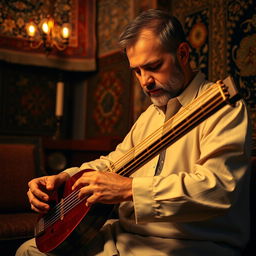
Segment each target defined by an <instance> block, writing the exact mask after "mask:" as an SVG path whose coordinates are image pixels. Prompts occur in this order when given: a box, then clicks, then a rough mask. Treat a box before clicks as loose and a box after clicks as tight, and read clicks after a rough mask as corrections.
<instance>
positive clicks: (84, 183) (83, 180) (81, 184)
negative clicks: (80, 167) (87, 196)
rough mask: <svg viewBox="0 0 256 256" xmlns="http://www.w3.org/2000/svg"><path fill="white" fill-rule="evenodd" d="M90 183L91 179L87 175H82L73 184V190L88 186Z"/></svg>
mask: <svg viewBox="0 0 256 256" xmlns="http://www.w3.org/2000/svg"><path fill="white" fill-rule="evenodd" d="M89 184H90V181H89V179H88V178H87V177H85V176H82V177H80V178H79V179H78V180H77V181H76V182H75V183H74V185H73V186H72V190H75V189H79V188H82V187H84V186H88V185H89Z"/></svg>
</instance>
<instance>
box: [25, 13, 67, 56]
mask: <svg viewBox="0 0 256 256" xmlns="http://www.w3.org/2000/svg"><path fill="white" fill-rule="evenodd" d="M26 30H27V35H28V36H29V41H30V46H31V48H33V49H37V48H39V47H41V46H43V47H44V48H45V50H46V51H47V54H48V53H49V52H50V51H51V50H52V49H53V48H54V47H55V48H57V50H59V51H64V50H65V49H66V48H67V47H68V43H69V37H70V32H71V29H70V24H69V23H64V24H55V22H54V19H53V18H51V17H50V16H48V17H47V18H44V19H43V20H42V21H41V22H39V24H38V25H36V24H35V23H34V22H32V21H31V22H29V23H28V24H27V25H26Z"/></svg>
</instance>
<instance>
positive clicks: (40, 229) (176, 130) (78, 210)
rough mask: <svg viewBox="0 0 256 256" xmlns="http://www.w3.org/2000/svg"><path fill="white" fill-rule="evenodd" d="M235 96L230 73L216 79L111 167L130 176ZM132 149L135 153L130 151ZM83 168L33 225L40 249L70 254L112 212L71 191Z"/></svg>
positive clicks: (92, 233) (106, 207)
mask: <svg viewBox="0 0 256 256" xmlns="http://www.w3.org/2000/svg"><path fill="white" fill-rule="evenodd" d="M238 99H239V94H238V92H237V88H236V87H235V84H234V81H233V79H232V78H231V77H228V78H226V79H225V80H224V81H223V82H222V81H218V82H217V83H215V84H213V85H211V86H210V87H209V88H208V89H207V90H206V91H205V92H204V93H202V94H201V95H200V96H199V97H198V98H196V99H195V100H194V101H192V102H191V103H190V104H189V105H187V106H185V107H184V108H183V109H182V110H180V111H179V112H178V113H177V114H176V115H175V116H173V117H172V118H170V119H169V120H168V121H166V122H165V123H164V125H163V126H162V127H160V128H159V129H157V130H156V131H155V132H154V133H153V134H151V135H150V136H148V137H147V138H146V139H145V140H143V141H142V142H140V143H139V144H138V145H136V146H135V147H134V148H132V149H131V150H129V151H128V152H127V153H126V154H125V155H124V156H123V157H121V158H120V159H119V160H118V161H117V162H115V163H113V164H112V165H111V169H112V170H111V171H114V172H116V173H118V174H120V175H123V176H127V177H128V176H130V175H131V174H132V173H134V172H135V171H136V170H137V169H139V168H140V167H141V166H142V165H144V164H145V163H147V162H148V161H149V160H151V159H152V158H153V157H155V156H156V155H157V154H159V152H160V151H161V150H163V149H165V148H166V147H168V146H170V145H171V144H173V143H174V142H175V141H177V140H178V139H179V138H180V137H182V136H183V135H185V134H186V133H187V132H189V131H190V130H191V129H193V128H194V127H195V126H196V125H198V124H199V123H201V122H202V121H203V120H205V119H206V118H207V117H209V116H210V115H212V114H213V113H215V112H216V111H217V110H218V109H220V108H222V107H223V106H225V105H226V104H233V103H235V102H236V101H237V100H238ZM134 152H137V153H136V154H135V155H134ZM87 171H91V170H83V171H80V172H78V173H77V174H75V175H74V176H72V177H71V178H70V179H69V180H68V181H67V182H66V184H65V186H64V188H63V189H62V190H61V191H58V193H56V194H55V197H56V198H55V201H56V205H55V206H53V207H52V208H51V210H50V211H49V212H48V213H47V214H45V215H43V216H41V217H40V218H39V220H38V222H37V224H36V227H35V240H36V244H37V247H38V249H39V250H40V251H41V252H54V253H60V254H61V255H71V252H72V250H76V249H77V248H78V247H79V245H81V244H83V245H84V244H87V243H88V242H89V241H90V240H91V239H92V238H93V237H95V235H96V234H97V232H98V230H99V229H100V228H101V227H102V225H103V224H104V223H105V222H106V220H107V219H108V217H109V215H110V213H111V212H112V209H113V207H114V206H113V205H107V204H95V205H93V206H91V207H87V206H86V205H85V200H86V199H85V198H83V199H79V198H78V193H79V190H75V191H72V189H71V188H72V185H73V184H74V183H75V181H76V180H77V179H78V178H79V177H80V176H81V175H82V174H83V173H84V172H87ZM103 171H110V170H109V169H106V170H103Z"/></svg>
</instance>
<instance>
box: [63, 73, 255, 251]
mask: <svg viewBox="0 0 256 256" xmlns="http://www.w3.org/2000/svg"><path fill="white" fill-rule="evenodd" d="M209 85H210V84H209V83H208V82H207V81H206V80H205V78H204V75H203V74H202V73H201V72H199V73H198V74H197V75H196V77H195V78H194V79H193V81H192V82H191V83H190V85H189V86H188V87H187V88H186V89H185V91H183V93H182V94H181V95H180V96H179V97H178V100H179V102H180V103H181V105H182V107H181V109H180V111H182V109H183V108H184V107H186V106H187V105H188V104H189V103H190V102H191V101H192V100H193V99H195V98H196V97H198V95H200V94H201V92H202V91H204V90H205V88H207V87H208V86H209ZM164 120H165V115H164V113H163V112H162V111H161V110H160V109H158V108H157V107H156V106H154V105H151V106H149V108H148V109H147V110H146V111H145V112H144V113H142V115H141V116H140V117H139V118H138V120H137V121H136V123H135V124H134V125H133V127H132V128H131V130H130V132H129V133H128V134H127V136H126V137H125V139H124V141H123V142H122V143H121V144H119V145H118V146H117V148H116V150H115V151H113V152H112V153H110V154H109V155H108V156H106V157H101V158H100V159H97V160H95V161H92V162H89V163H84V164H83V165H82V166H81V167H80V168H70V169H67V170H66V172H68V173H69V174H70V175H73V174H74V173H76V172H77V171H79V170H82V169H86V168H90V169H95V170H102V169H104V168H105V167H106V166H110V163H115V162H116V161H117V160H118V159H120V157H122V156H123V155H124V154H126V153H127V152H128V150H130V149H131V148H133V147H134V146H136V145H137V144H138V143H140V142H141V141H142V140H144V139H145V138H146V137H148V136H150V134H152V133H153V132H154V131H155V130H156V129H157V128H159V127H160V126H162V125H163V123H164ZM249 131H250V129H249V123H248V114H247V110H246V107H245V104H244V103H243V101H241V100H240V101H238V102H237V103H236V104H235V106H230V105H227V106H224V107H223V108H221V109H220V110H218V112H217V113H215V114H213V115H212V116H210V117H209V118H208V119H206V120H205V121H204V122H202V123H201V124H199V125H198V126H197V127H195V128H194V129H193V130H191V131H190V132H188V133H187V134H186V135H185V136H183V137H182V138H181V139H179V140H178V141H176V142H175V143H174V144H172V145H171V146H170V147H168V148H167V150H166V156H165V163H164V166H163V170H162V172H161V173H160V175H158V176H154V174H155V169H156V165H157V161H158V156H157V157H155V158H153V159H152V160H150V161H149V162H148V163H146V164H145V165H144V166H142V167H141V168H140V169H139V170H137V171H136V172H135V173H134V174H133V175H132V176H133V177H134V178H133V184H132V188H133V202H123V203H121V204H120V207H119V221H118V222H116V223H115V224H114V225H112V226H110V225H106V226H107V227H108V228H106V227H105V229H108V230H109V229H111V228H112V231H111V232H109V231H106V234H107V233H108V234H112V235H111V236H112V238H111V239H114V240H115V242H113V241H114V240H111V239H110V238H109V236H107V237H108V238H106V236H105V239H106V240H108V242H107V243H106V245H105V251H104V253H103V254H99V255H114V254H115V253H117V251H118V252H119V253H120V255H125V256H127V255H181V254H180V253H181V252H182V253H184V254H182V255H213V254H211V253H214V255H215V254H216V253H219V256H221V255H239V254H235V253H236V252H238V251H239V248H243V247H244V246H245V244H246V242H247V240H248V236H249V172H248V170H247V169H248V161H249V158H250V132H249ZM134 153H136V152H134ZM117 226H118V227H117ZM114 230H115V231H114ZM107 244H109V246H107ZM127 245H129V248H128V247H127ZM142 252H143V253H144V254H140V253H142ZM145 252H146V253H145ZM108 253H110V254H108ZM176 253H177V254H176ZM186 253H187V254H186Z"/></svg>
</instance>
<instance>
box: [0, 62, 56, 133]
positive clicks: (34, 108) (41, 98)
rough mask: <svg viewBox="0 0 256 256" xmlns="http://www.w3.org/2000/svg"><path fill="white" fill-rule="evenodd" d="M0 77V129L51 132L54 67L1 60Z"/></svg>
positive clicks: (54, 81) (54, 83)
mask: <svg viewBox="0 0 256 256" xmlns="http://www.w3.org/2000/svg"><path fill="white" fill-rule="evenodd" d="M46 72H47V76H46V75H45V73H46ZM0 77H1V83H0V102H1V104H0V133H1V134H15V135H22V134H23V135H48V136H51V135H53V133H54V131H55V117H54V113H55V93H56V77H57V74H56V71H52V70H49V69H45V68H40V69H39V68H38V67H32V66H31V67H30V68H29V69H28V68H27V66H19V67H15V69H13V64H9V65H8V64H6V63H5V64H4V65H3V64H1V72H0Z"/></svg>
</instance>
